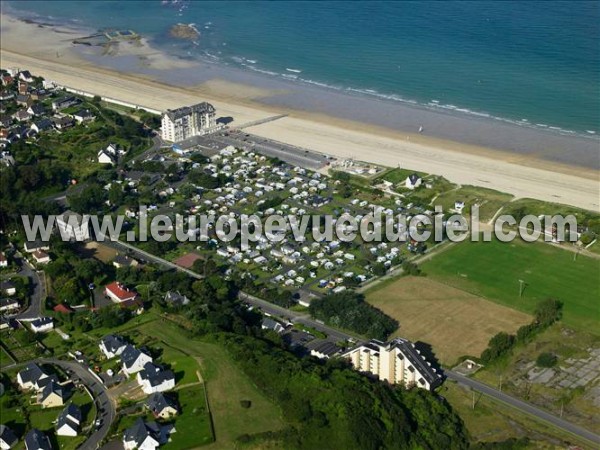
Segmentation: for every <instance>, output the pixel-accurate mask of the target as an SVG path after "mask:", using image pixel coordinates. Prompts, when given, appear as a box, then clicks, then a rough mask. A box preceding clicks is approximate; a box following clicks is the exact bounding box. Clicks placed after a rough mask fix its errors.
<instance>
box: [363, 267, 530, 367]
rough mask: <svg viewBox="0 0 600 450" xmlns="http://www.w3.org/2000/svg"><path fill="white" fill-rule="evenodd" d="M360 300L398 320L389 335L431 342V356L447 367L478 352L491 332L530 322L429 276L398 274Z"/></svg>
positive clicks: (414, 340)
mask: <svg viewBox="0 0 600 450" xmlns="http://www.w3.org/2000/svg"><path fill="white" fill-rule="evenodd" d="M366 298H367V301H368V302H369V303H371V304H372V305H373V306H375V307H377V308H379V309H380V310H382V311H383V312H384V313H386V314H388V315H389V316H391V317H393V318H395V319H396V320H398V322H399V323H400V327H399V328H398V330H397V331H396V332H395V333H394V334H393V337H396V336H401V337H405V338H408V339H410V340H411V341H413V342H425V343H427V344H429V345H431V347H432V350H433V353H434V354H435V356H436V358H438V360H439V361H440V362H441V363H442V364H444V365H450V366H451V365H453V364H454V363H455V362H456V361H457V359H458V358H459V357H461V356H464V355H471V356H479V355H480V354H481V352H482V351H483V350H484V349H485V348H486V347H487V344H488V341H489V340H490V338H491V337H492V336H493V335H495V334H496V333H498V332H500V331H506V332H509V333H514V332H516V330H517V329H518V328H519V327H520V326H521V325H524V324H526V323H529V322H531V317H530V316H529V315H528V314H525V313H522V312H520V311H515V310H513V309H511V308H507V307H506V306H502V305H498V304H496V303H494V302H491V301H489V300H486V299H484V298H481V297H478V296H476V295H473V294H470V293H468V292H465V291H462V290H460V289H456V288H453V287H450V286H447V285H445V284H442V283H439V282H437V281H435V280H433V279H431V278H429V277H401V278H399V279H397V280H394V281H393V282H391V283H383V284H382V285H381V287H380V286H377V287H374V288H373V289H371V290H368V291H367V293H366Z"/></svg>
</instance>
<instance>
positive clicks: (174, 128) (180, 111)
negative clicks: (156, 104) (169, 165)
mask: <svg viewBox="0 0 600 450" xmlns="http://www.w3.org/2000/svg"><path fill="white" fill-rule="evenodd" d="M215 117H216V114H215V107H214V106H213V105H211V104H210V103H207V102H202V103H198V104H197V105H193V106H184V107H182V108H177V109H173V110H171V109H168V110H167V111H166V112H165V113H164V114H163V115H162V122H161V126H162V138H163V139H164V140H165V141H170V142H179V141H183V140H184V139H188V138H191V137H194V136H200V135H202V134H204V133H206V132H207V131H208V130H210V129H211V128H214V127H215V125H216V118H215Z"/></svg>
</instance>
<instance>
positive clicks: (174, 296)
mask: <svg viewBox="0 0 600 450" xmlns="http://www.w3.org/2000/svg"><path fill="white" fill-rule="evenodd" d="M165 303H167V304H168V305H172V306H185V305H187V304H189V303H190V299H189V298H187V297H186V296H185V295H182V294H180V293H179V292H173V291H168V292H167V293H166V294H165Z"/></svg>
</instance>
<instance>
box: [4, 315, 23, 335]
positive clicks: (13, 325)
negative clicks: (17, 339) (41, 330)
mask: <svg viewBox="0 0 600 450" xmlns="http://www.w3.org/2000/svg"><path fill="white" fill-rule="evenodd" d="M18 328H19V323H18V322H17V321H16V320H15V319H12V318H10V317H6V316H0V331H1V330H8V329H11V330H17V329H18Z"/></svg>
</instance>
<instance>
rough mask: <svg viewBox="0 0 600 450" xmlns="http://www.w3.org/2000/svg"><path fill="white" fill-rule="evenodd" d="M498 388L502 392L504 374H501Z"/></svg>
mask: <svg viewBox="0 0 600 450" xmlns="http://www.w3.org/2000/svg"><path fill="white" fill-rule="evenodd" d="M498 390H499V391H500V392H502V375H500V383H499V385H498Z"/></svg>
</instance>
